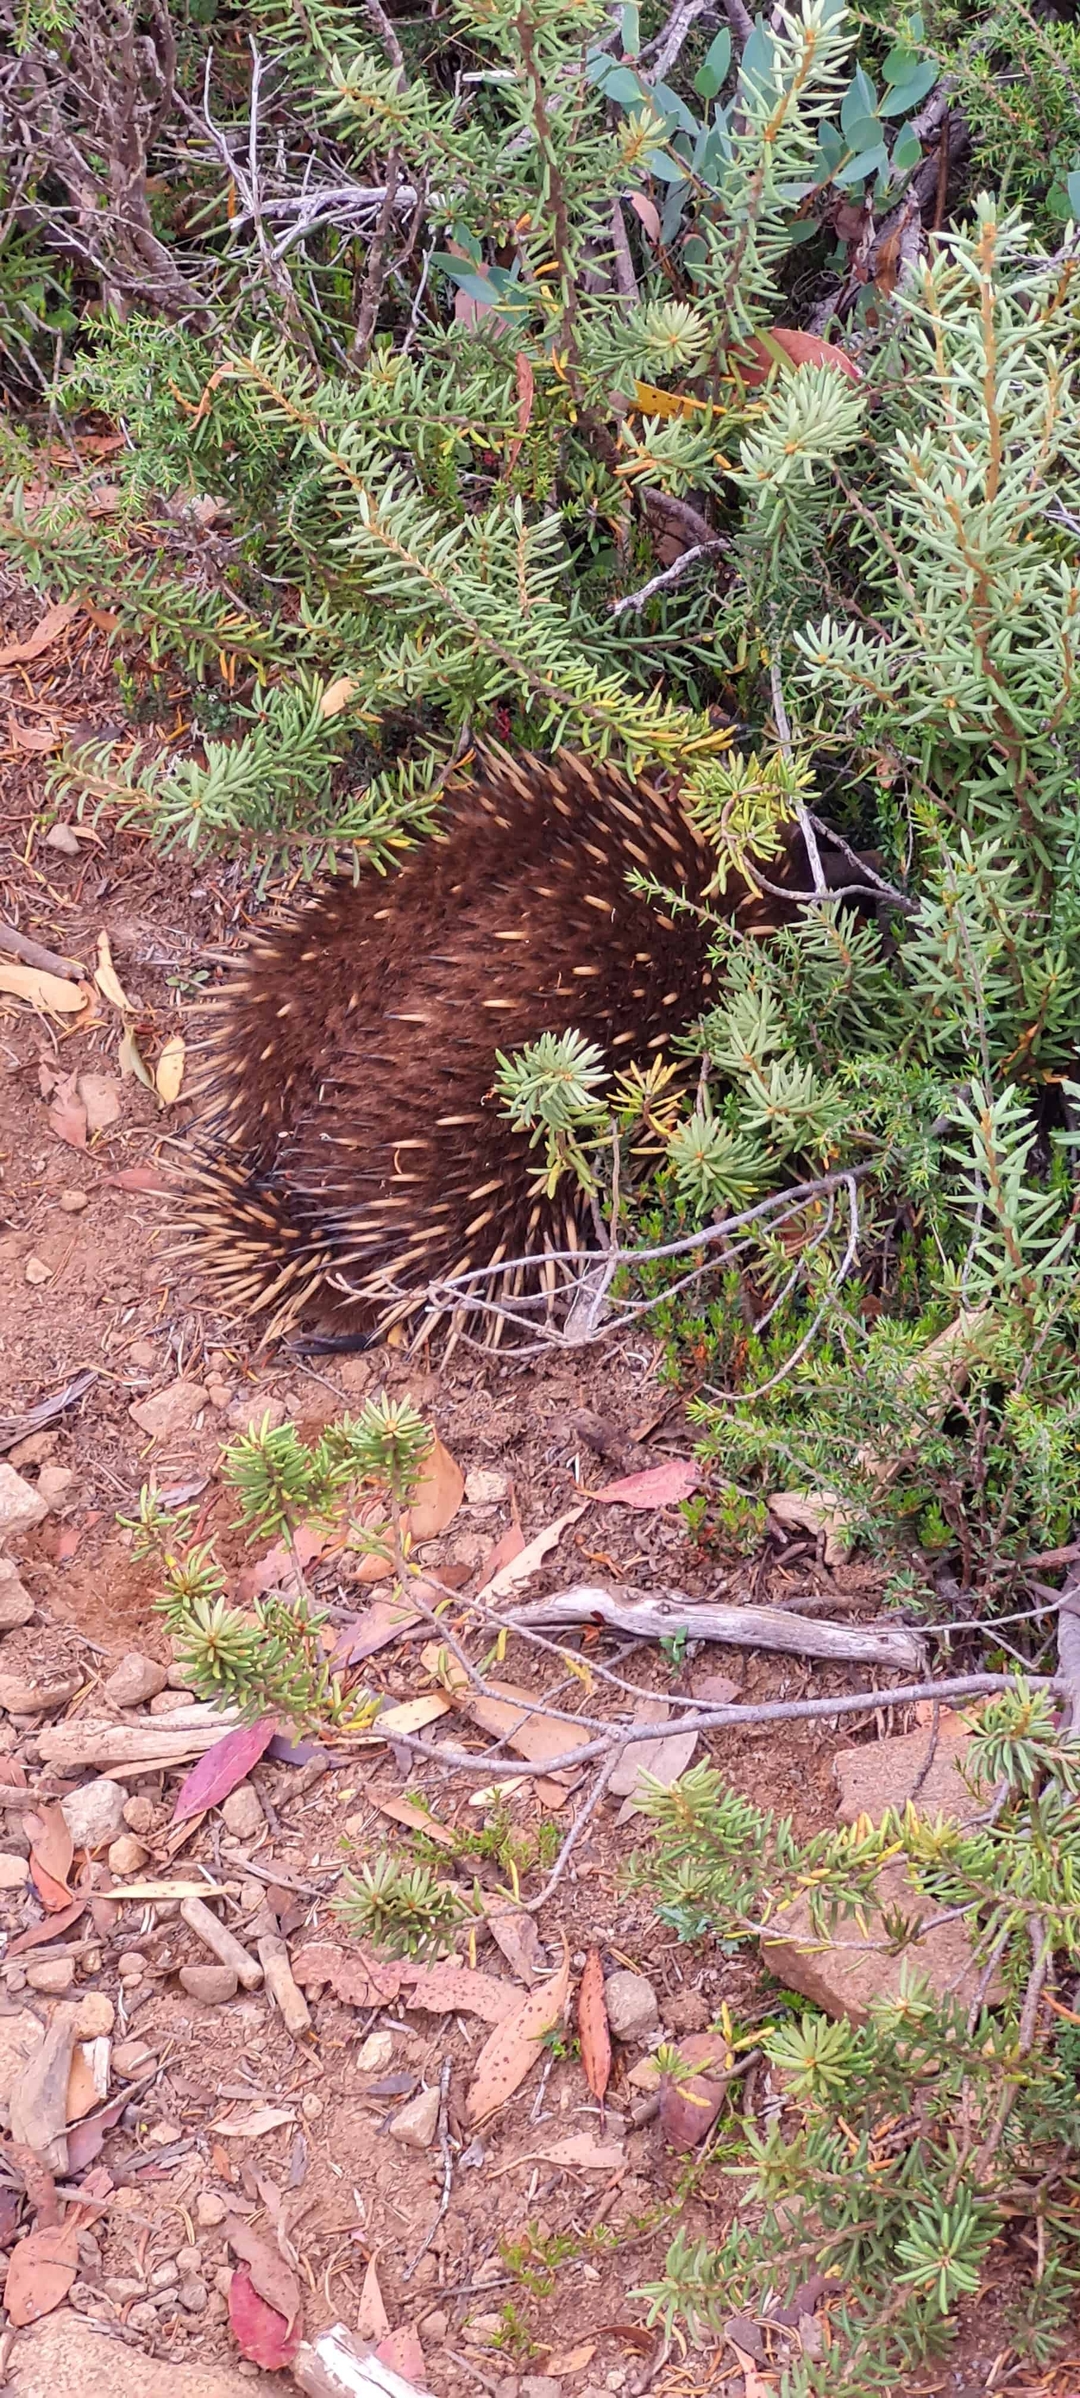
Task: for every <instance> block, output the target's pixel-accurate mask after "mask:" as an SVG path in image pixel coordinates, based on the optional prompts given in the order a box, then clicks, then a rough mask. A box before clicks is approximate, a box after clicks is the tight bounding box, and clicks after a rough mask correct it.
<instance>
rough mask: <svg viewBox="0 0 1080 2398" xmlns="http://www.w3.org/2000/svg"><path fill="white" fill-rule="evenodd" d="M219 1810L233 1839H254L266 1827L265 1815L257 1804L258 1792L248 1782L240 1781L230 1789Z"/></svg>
mask: <svg viewBox="0 0 1080 2398" xmlns="http://www.w3.org/2000/svg"><path fill="white" fill-rule="evenodd" d="M221 1812H222V1816H223V1818H224V1822H225V1829H226V1831H228V1832H231V1833H232V1836H233V1839H234V1840H255V1839H256V1838H257V1837H258V1834H259V1833H260V1832H262V1831H264V1830H265V1828H266V1817H265V1815H264V1814H263V1811H262V1808H261V1806H260V1805H259V1796H258V1792H257V1791H255V1790H253V1789H252V1786H251V1783H250V1782H241V1783H240V1784H239V1786H238V1788H237V1789H236V1790H230V1792H229V1795H228V1798H227V1799H226V1800H225V1801H224V1803H223V1805H222V1809H221Z"/></svg>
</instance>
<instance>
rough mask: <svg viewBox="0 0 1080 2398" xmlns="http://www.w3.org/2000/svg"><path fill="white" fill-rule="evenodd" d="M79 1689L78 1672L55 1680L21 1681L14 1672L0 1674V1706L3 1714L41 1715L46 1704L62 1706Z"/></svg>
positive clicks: (80, 1682)
mask: <svg viewBox="0 0 1080 2398" xmlns="http://www.w3.org/2000/svg"><path fill="white" fill-rule="evenodd" d="M81 1689H82V1677H81V1675H80V1676H74V1675H71V1674H69V1675H68V1676H67V1677H66V1678H62V1679H60V1680H58V1681H56V1682H23V1681H22V1680H21V1679H20V1677H19V1676H18V1675H17V1674H0V1707H2V1708H3V1710H4V1713H5V1715H15V1716H19V1715H44V1714H46V1713H47V1711H48V1709H49V1708H50V1707H66V1705H67V1702H68V1700H69V1699H73V1698H74V1697H75V1693H76V1691H78V1690H81Z"/></svg>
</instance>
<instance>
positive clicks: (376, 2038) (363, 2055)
mask: <svg viewBox="0 0 1080 2398" xmlns="http://www.w3.org/2000/svg"><path fill="white" fill-rule="evenodd" d="M393 2053H394V2035H393V2032H369V2033H368V2036H367V2039H366V2040H365V2042H364V2044H363V2047H362V2048H361V2049H360V2050H359V2051H358V2052H357V2058H356V2070H357V2072H358V2073H385V2071H386V2068H387V2066H388V2064H389V2063H390V2059H391V2057H392V2056H393Z"/></svg>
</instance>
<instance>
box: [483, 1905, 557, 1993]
mask: <svg viewBox="0 0 1080 2398" xmlns="http://www.w3.org/2000/svg"><path fill="white" fill-rule="evenodd" d="M480 1904H481V1906H482V1907H483V1910H484V1913H485V1915H486V1916H487V1919H488V1923H489V1925H490V1927H491V1936H492V1939H493V1940H494V1941H495V1943H496V1945H497V1946H498V1947H499V1948H501V1950H502V1953H503V1955H504V1957H505V1958H506V1962H507V1964H508V1965H509V1966H510V1967H511V1969H512V1971H513V1972H514V1973H516V1975H517V1977H518V1980H519V1982H526V1983H531V1982H535V1981H538V1980H539V1979H540V1976H541V1974H542V1973H543V1972H544V1952H543V1949H542V1948H541V1946H540V1934H539V1932H538V1931H537V1928H536V1917H535V1915H527V1914H526V1913H525V1909H524V1907H512V1906H510V1905H509V1904H508V1903H507V1901H506V1900H505V1899H504V1898H503V1897H502V1895H501V1892H499V1891H497V1890H482V1891H481V1893H480Z"/></svg>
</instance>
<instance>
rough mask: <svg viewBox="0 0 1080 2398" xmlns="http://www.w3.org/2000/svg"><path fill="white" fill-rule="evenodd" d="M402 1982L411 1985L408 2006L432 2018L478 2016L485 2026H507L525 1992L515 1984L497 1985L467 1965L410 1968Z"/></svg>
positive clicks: (500, 1983) (494, 1981) (494, 1980)
mask: <svg viewBox="0 0 1080 2398" xmlns="http://www.w3.org/2000/svg"><path fill="white" fill-rule="evenodd" d="M403 1978H405V1979H406V1980H409V1981H411V1982H412V1990H411V1991H410V1994H409V1998H408V2004H409V2006H410V2007H426V2008H427V2009H428V2012H429V2013H430V2014H432V2015H457V2014H461V2015H479V2017H480V2020H481V2022H482V2023H505V2022H506V2020H507V2018H508V2017H509V2016H511V2015H513V2014H515V2013H516V2012H517V2009H518V2007H519V2006H520V2004H521V1998H522V1992H521V1990H520V1988H517V1987H515V1985H514V1983H513V1982H500V1981H497V1980H496V1978H495V1975H494V1974H492V1973H476V1972H474V1971H473V1969H472V1968H471V1967H470V1966H468V1965H417V1966H408V1967H406V1969H405V1974H404V1977H403Z"/></svg>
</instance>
